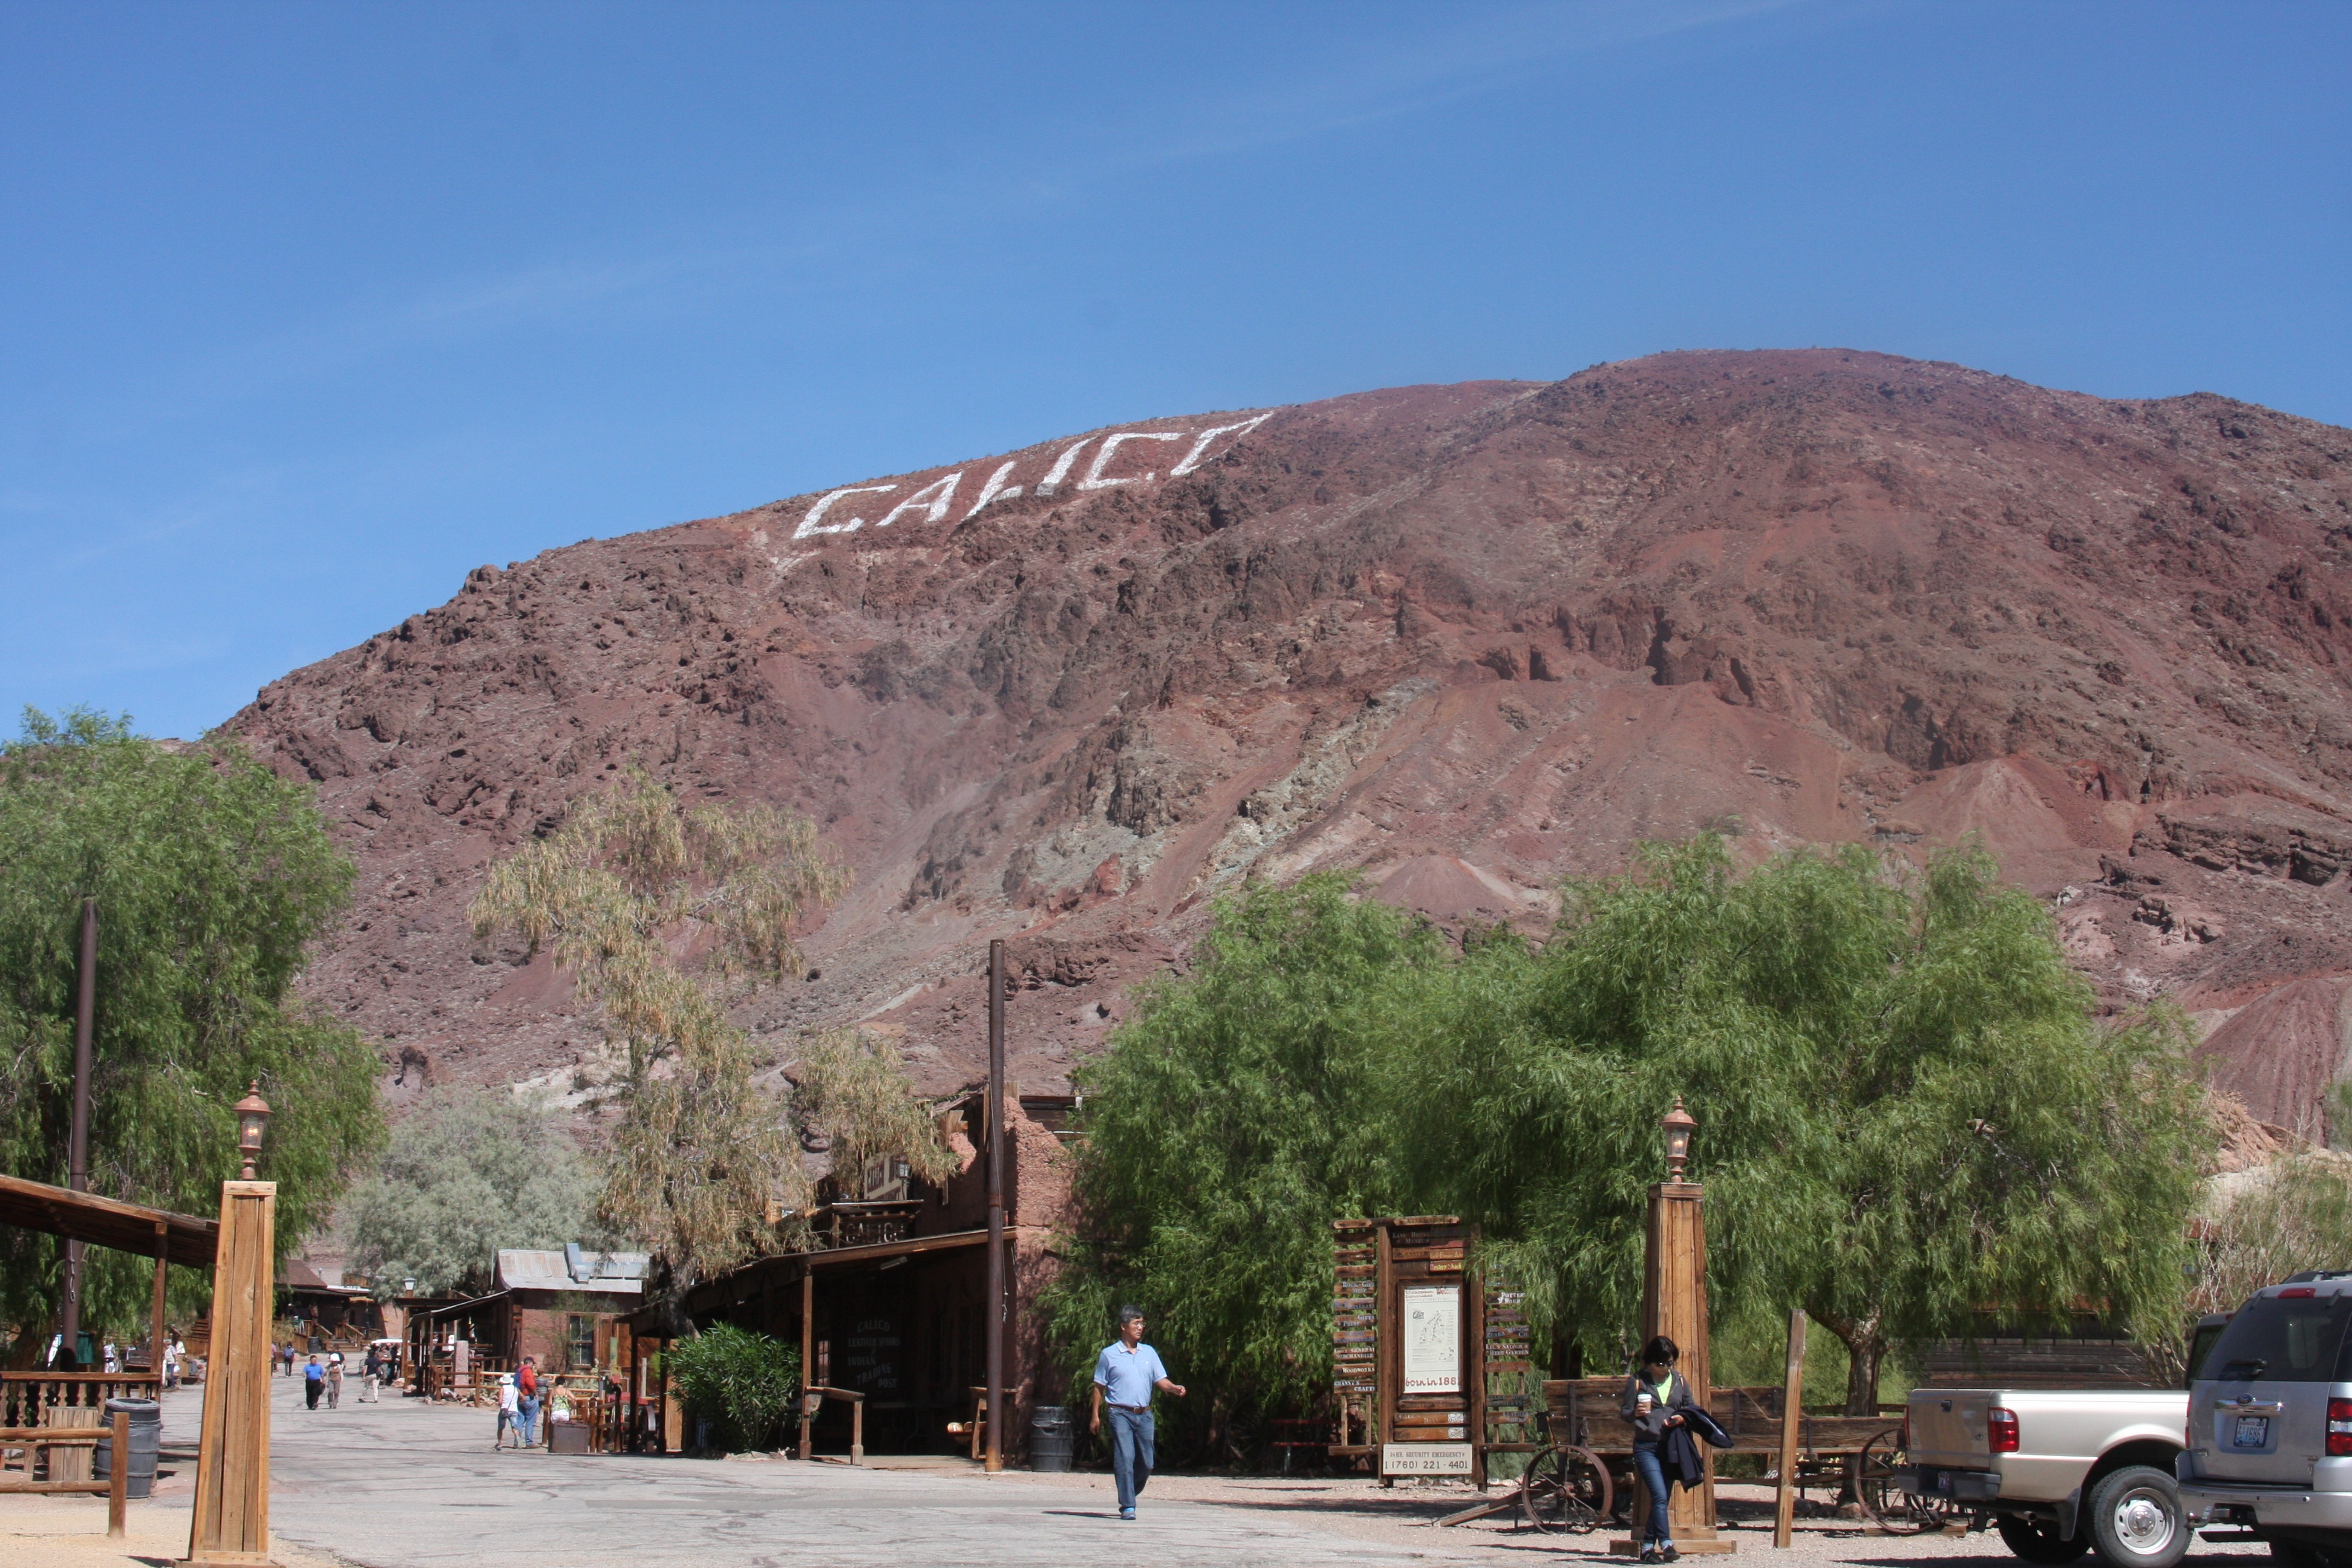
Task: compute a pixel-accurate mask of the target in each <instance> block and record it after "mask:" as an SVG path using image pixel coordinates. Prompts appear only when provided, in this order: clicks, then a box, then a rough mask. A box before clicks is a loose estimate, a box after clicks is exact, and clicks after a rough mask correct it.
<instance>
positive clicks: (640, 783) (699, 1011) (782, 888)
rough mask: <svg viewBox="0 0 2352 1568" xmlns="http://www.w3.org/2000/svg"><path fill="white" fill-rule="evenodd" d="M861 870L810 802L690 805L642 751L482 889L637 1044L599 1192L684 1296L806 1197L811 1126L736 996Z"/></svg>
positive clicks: (491, 914) (492, 926)
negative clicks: (848, 862)
mask: <svg viewBox="0 0 2352 1568" xmlns="http://www.w3.org/2000/svg"><path fill="white" fill-rule="evenodd" d="M848 880H849V879H848V874H847V873H846V872H845V871H844V870H843V869H842V868H840V867H839V866H838V865H836V864H835V862H834V861H833V860H831V859H830V858H828V857H827V856H826V855H825V854H824V847H823V845H822V843H821V841H820V840H819V838H818V837H817V832H816V829H815V827H814V826H813V825H811V824H810V822H809V821H808V820H807V818H805V817H803V816H796V815H793V814H792V813H789V812H782V811H778V810H776V809H775V808H773V807H772V806H768V805H758V804H751V805H695V806H688V805H682V804H681V803H680V802H679V801H678V799H677V796H676V795H673V794H672V793H671V791H670V790H669V788H668V786H667V785H666V784H663V783H662V782H661V781H660V780H659V779H656V778H655V777H654V776H653V775H652V774H650V773H646V771H645V770H644V769H642V768H639V767H635V766H632V767H631V768H630V769H629V770H628V771H627V772H626V773H625V774H624V775H623V776H622V777H621V778H620V779H619V780H617V781H616V782H615V783H614V784H611V785H609V786H607V787H606V788H604V790H601V791H599V792H597V793H595V794H592V795H585V796H583V797H582V798H581V799H579V800H578V801H575V802H574V803H573V804H572V809H571V810H570V812H569V813H568V814H567V815H566V816H565V817H564V819H563V822H562V825H561V826H558V827H557V828H556V829H555V830H554V831H553V832H551V833H550V834H548V835H547V836H546V837H541V838H535V839H532V840H531V841H530V842H529V843H526V844H524V845H523V846H521V847H520V848H518V849H517V850H516V851H515V852H514V853H513V854H512V855H511V856H509V857H508V858H506V859H504V860H501V861H499V863H498V864H497V865H496V866H493V867H492V868H490V874H489V877H488V880H487V881H486V882H485V884H484V885H483V888H482V890H481V892H480V893H479V894H478V895H477V896H476V898H475V900H474V902H473V906H472V911H471V913H472V919H473V926H474V932H475V934H476V936H477V937H478V938H479V939H481V940H483V941H485V942H487V941H489V940H491V939H493V938H495V937H498V936H500V935H506V934H513V935H519V936H520V937H522V938H523V939H524V940H525V941H526V942H529V944H530V949H531V951H532V952H537V951H538V950H539V949H540V948H541V947H542V946H545V947H547V948H549V949H550V950H551V952H552V953H553V956H554V959H555V962H556V963H557V964H558V965H559V966H561V967H562V968H564V969H567V970H569V971H570V972H571V973H572V976H573V977H574V979H575V980H576V982H577V983H578V985H579V988H580V994H581V995H582V996H583V998H584V999H586V1000H588V1001H590V1002H592V1003H593V1005H595V1006H596V1008H597V1011H598V1016H599V1017H600V1018H601V1020H602V1022H603V1025H604V1034H605V1037H606V1038H607V1039H608V1040H609V1041H611V1042H613V1043H614V1044H617V1045H619V1046H621V1047H625V1051H626V1054H627V1061H628V1076H627V1079H626V1081H625V1087H624V1090H623V1093H622V1096H621V1120H620V1122H619V1125H618V1126H617V1127H616V1128H615V1129H614V1135H613V1144H612V1152H611V1159H610V1161H609V1163H608V1164H607V1167H606V1177H605V1182H604V1190H603V1193H602V1195H601V1198H600V1200H599V1201H600V1207H601V1209H602V1212H603V1213H604V1216H605V1217H606V1218H607V1219H609V1220H610V1221H611V1222H612V1223H613V1224H614V1226H615V1227H616V1228H617V1229H618V1230H619V1231H620V1232H621V1233H622V1234H623V1235H625V1236H628V1237H632V1238H634V1239H636V1240H638V1241H640V1242H642V1243H643V1244H644V1245H645V1246H646V1247H648V1248H650V1249H651V1250H652V1251H653V1252H655V1253H656V1254H658V1255H659V1256H660V1257H661V1258H662V1259H663V1260H664V1261H665V1262H666V1263H667V1266H668V1282H669V1292H670V1297H669V1299H670V1300H673V1301H674V1300H676V1299H677V1298H678V1297H680V1296H682V1295H684V1293H685V1292H686V1291H687V1290H688V1289H691V1288H692V1287H693V1285H694V1284H695V1283H696V1282H697V1281H698V1280H699V1279H706V1278H708V1277H709V1276H710V1275H711V1274H713V1273H715V1272H717V1271H719V1270H720V1269H723V1268H729V1267H730V1266H732V1265H733V1264H735V1263H738V1262H740V1261H741V1260H742V1259H743V1258H749V1257H751V1256H753V1255H754V1254H756V1253H759V1252H761V1251H766V1250H770V1249H772V1247H774V1246H775V1245H776V1242H777V1239H778V1233H777V1230H776V1227H775V1226H774V1225H773V1224H772V1223H771V1221H770V1217H769V1216H770V1215H772V1213H774V1212H776V1210H777V1209H778V1208H779V1207H781V1208H782V1209H783V1210H784V1211H786V1212H791V1213H796V1212H797V1211H798V1209H799V1208H800V1207H801V1205H803V1203H804V1202H805V1200H806V1198H807V1195H808V1182H807V1178H806V1176H805V1175H804V1174H803V1171H802V1168H801V1160H800V1148H799V1141H798V1139H797V1138H795V1137H794V1136H793V1134H792V1131H791V1130H790V1128H789V1127H788V1125H787V1118H786V1116H785V1111H784V1107H783V1105H782V1102H781V1101H779V1100H775V1099H773V1098H772V1097H771V1096H769V1095H767V1094H764V1093H762V1092H761V1090H760V1089H759V1088H758V1086H757V1085H756V1084H755V1083H754V1082H753V1081H752V1077H753V1074H754V1073H755V1072H756V1071H757V1070H758V1069H759V1068H760V1067H761V1066H762V1065H763V1064H762V1061H761V1056H760V1053H759V1052H758V1050H757V1049H756V1047H754V1046H753V1044H752V1042H751V1039H750V1037H748V1036H747V1035H746V1034H745V1032H744V1031H743V1029H742V1028H741V1027H740V1026H738V1025H736V1024H735V1023H734V1022H733V1021H732V1020H731V1019H730V1017H729V1016H728V1007H729V1005H730V1003H731V1002H733V1001H734V1000H736V999H738V998H740V996H741V995H743V994H746V993H748V992H749V991H750V990H751V989H752V988H754V987H756V986H758V985H760V984H766V983H769V982H772V981H775V980H779V979H782V977H783V976H785V975H787V974H789V973H793V972H794V971H795V970H797V969H798V968H799V966H800V962H801V961H800V952H799V949H798V948H797V947H796V946H795V945H794V936H795V931H796V929H797V926H798V922H799V921H800V920H801V918H802V916H803V915H804V914H806V913H808V912H809V911H811V910H815V909H819V908H822V907H823V906H824V904H826V903H828V902H830V901H831V900H834V899H835V898H837V897H838V896H840V894H841V892H842V890H843V889H845V888H846V887H847V886H848ZM680 949H684V950H685V951H686V952H688V953H689V954H691V955H692V956H691V957H689V958H686V959H681V958H680V957H679V956H677V952H678V950H680Z"/></svg>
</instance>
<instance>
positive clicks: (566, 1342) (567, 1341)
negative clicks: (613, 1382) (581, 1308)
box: [563, 1312, 596, 1372]
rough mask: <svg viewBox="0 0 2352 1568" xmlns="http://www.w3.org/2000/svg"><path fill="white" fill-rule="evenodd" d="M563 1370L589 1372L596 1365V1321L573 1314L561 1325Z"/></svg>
mask: <svg viewBox="0 0 2352 1568" xmlns="http://www.w3.org/2000/svg"><path fill="white" fill-rule="evenodd" d="M563 1350H564V1358H565V1359H564V1370H565V1371H567V1372H590V1371H593V1370H594V1368H595V1365H596V1320H595V1319H594V1318H593V1317H590V1316H588V1315H587V1314H586V1313H584V1312H574V1313H572V1315H571V1317H570V1318H569V1319H568V1320H567V1321H565V1323H564V1325H563Z"/></svg>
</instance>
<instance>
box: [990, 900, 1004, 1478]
mask: <svg viewBox="0 0 2352 1568" xmlns="http://www.w3.org/2000/svg"><path fill="white" fill-rule="evenodd" d="M987 1116H988V1308H987V1314H988V1459H987V1468H988V1469H989V1470H991V1471H995V1470H1001V1469H1003V1468H1004V1420H1005V1410H1004V942H1003V939H1001V938H1000V939H997V940H995V941H992V942H990V943H989V944H988V1111H987Z"/></svg>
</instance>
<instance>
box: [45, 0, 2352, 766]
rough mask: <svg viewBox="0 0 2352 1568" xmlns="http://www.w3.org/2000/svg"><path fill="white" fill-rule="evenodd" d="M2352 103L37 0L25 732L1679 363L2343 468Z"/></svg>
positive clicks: (1348, 41)
mask: <svg viewBox="0 0 2352 1568" xmlns="http://www.w3.org/2000/svg"><path fill="white" fill-rule="evenodd" d="M2347 79H2352V6H2346V5H2337V4H2329V5H2257V4H2252V3H2239V4H2232V5H2160V4H2147V3H2141V4H2129V5H2092V4H2074V5H2051V4H2042V5H2000V4H1994V3H1990V0H1969V3H1966V4H1929V3H1921V4H1890V3H1875V0H1873V3H1864V0H1819V3H1811V4H1800V3H1790V4H1772V3H1766V0H1754V3H1743V0H1689V3H1683V0H1643V3H1640V4H1624V5H1618V4H1567V5H1558V4H1508V5H1475V4H1466V3H1463V0H1452V3H1449V4H1446V5H1427V4H1409V5H1378V4H1371V3H1367V0H1357V3H1353V4H1345V5H1339V4H1334V5H1308V4H1299V5H1281V4H1271V3H1268V0H1255V3H1250V4H1236V5H1213V4H1201V5H1187V4H1177V5H1159V6H1152V7H1144V6H1136V5H1092V6H1084V5H1015V4H982V3H979V0H971V3H966V4H957V5H914V4H904V5H889V4H867V5H839V6H831V7H818V6H792V5H753V6H735V5H683V4H677V3H669V4H664V5H641V6H596V5H579V4H572V5H546V6H536V5H466V6H446V7H436V6H432V5H377V6H364V5H289V6H282V7H280V6H266V5H103V4H89V5H80V4H77V5H58V4H49V3H43V4H36V5H26V4H17V3H15V0H0V552H5V556H0V559H5V563H6V566H7V578H8V581H9V585H10V592H9V593H8V594H7V595H6V597H5V613H0V713H5V714H11V715H12V714H13V713H14V712H15V711H16V709H17V708H18V707H20V706H21V705H23V704H26V703H33V704H37V705H39V706H41V707H44V708H49V709H56V708H59V707H62V706H65V705H68V704H73V703H87V704H89V705H93V706H97V707H100V708H103V709H106V710H129V711H130V712H131V713H132V714H133V715H134V717H135V718H136V720H137V721H138V722H139V724H140V726H141V728H142V729H144V730H147V731H150V732H152V733H159V734H193V733H194V732H196V731H200V730H202V729H204V728H205V727H206V726H208V725H212V724H215V723H218V722H219V721H222V720H223V719H225V718H226V717H227V716H228V715H229V714H230V713H231V712H233V711H234V710H236V708H237V707H238V706H240V705H241V704H242V703H244V702H245V701H246V700H248V699H249V698H250V697H251V696H252V694H253V692H254V690H255V689H256V688H257V687H258V686H260V685H261V684H262V683H264V682H265V681H267V680H268V679H272V678H274V677H275V676H277V675H278V674H280V673H282V672H284V671H285V670H287V669H289V668H293V667H295V666H298V665H300V664H303V663H307V662H309V661H310V660H313V659H317V658H323V657H325V656H326V655H328V654H330V653H332V652H334V651H335V650H337V649H339V648H341V647H348V646H350V645H351V644H352V643H355V642H357V641H360V640H362V638H364V637H367V636H368V635H370V634H371V633H373V632H374V631H377V630H380V629H382V628H383V627H385V626H391V625H394V624H395V623H397V622H398V621H399V620H400V619H401V618H402V617H404V616H407V615H409V614H411V613H413V612H415V611H416V610H419V609H423V608H425V607H426V606H428V605H434V604H437V603H439V602H440V601H442V600H443V599H445V598H446V597H448V596H449V595H451V594H453V593H455V592H456V591H457V587H458V584H459V582H460V580H461V578H462V577H463V574H465V572H466V571H467V569H469V568H471V567H473V566H476V565H478V564H480V563H483V562H496V563H501V564H502V563H506V562H509V561H512V560H518V559H520V558H524V557H527V556H530V555H532V554H535V553H536V552H539V551H541V550H544V549H547V548H549V547H551V546H554V545H561V544H566V543H570V542H573V541H575V540H579V539H583V538H586V537H590V536H603V535H611V534H615V533H624V532H628V531H634V530H637V529H642V528H648V527H655V526H658V525H661V524H663V523H667V522H672V521H679V520H683V519H687V518H692V517H701V516H709V515H711V514H714V513H719V512H725V511H730V510H737V509H740V508H743V507H747V506H752V505H756V504H759V503H760V502H762V501H766V500H772V499H774V498H776V497H779V496H782V495H789V494H793V493H795V492H798V491H803V490H808V489H817V488H820V487H824V486H828V485H833V484H839V483H846V482H848V481H849V480H852V479H858V478H862V477H865V476H866V475H870V474H877V473H888V472H895V471H898V470H903V469H907V468H917V467H919V466H922V465H925V464H929V463H934V462H942V461H947V460H950V459H955V458H965V457H971V456H976V455H983V454H986V453H989V452H993V451H999V450H1003V449H1007V448H1011V447H1019V446H1024V445H1026V444H1028V443H1031V442H1034V441H1038V440H1042V439H1045V438H1046V437H1051V436H1055V435H1058V434H1061V433H1063V432H1065V431H1070V430H1077V429H1082V428H1086V427H1089V426H1097V425H1101V424H1106V423H1109V422H1113V421H1119V420H1129V419H1139V418H1144V417H1149V416H1155V415H1162V414H1179V413H1186V412H1192V411H1195V410H1201V409H1209V408H1231V407H1241V406H1250V405H1265V404H1271V403H1281V402H1293V401H1299V400H1304V399H1307V398H1314V397H1320V396H1326V395H1333V394H1337V393H1343V392H1351V391H1358V390H1362V389H1365V388H1370V387H1376V386H1384V385H1395V384H1404V383H1412V382H1425V381H1456V380H1465V379H1471V378H1476V377H1487V376H1508V377H1526V378H1552V377H1557V376H1561V375H1566V374H1571V373H1572V372H1574V371H1576V370H1579V369H1580V368H1582V367H1583V366H1585V365H1588V364H1591V363H1595V362H1597V361H1602V360H1610V359H1619V358H1624V357H1628V356H1632V355H1635V354H1642V353H1652V352H1654V351H1656V350H1661V349H1670V348H1708V347H1769V346H1791V345H1805V344H1816V343H1822V344H1839V345H1844V346H1852V347H1860V348H1869V349H1879V350H1885V351H1887V352H1890V353H1904V354H1911V355H1916V356H1919V357H1922V358H1930V359H1947V360H1956V361H1959V362H1962V363H1968V364H1972V365H1977V366H1980V367H1982V368H1985V369H1988V370H1993V371H1999V372H2002V373H2005V374H2012V375H2017V376H2021V377H2024V378H2026V379H2028V380H2032V381H2036V382H2041V383H2043V384H2051V385H2057V386H2064V387H2073V388H2078V389H2081V390H2084V391H2089V392H2095V393H2100V394H2105V395H2117V396H2155V395H2168V394H2174V393H2181V392H2189V391H2193V390H2208V391H2216V392H2222V393H2227V394H2230V395H2234V396H2239V397H2244V398H2248V399H2251V400H2253V401H2256V402H2261V403H2266V404H2269V405H2273V406H2275V407H2279V408H2284V409H2286V410H2289V411H2291V412H2294V413H2297V414H2303V415H2307V416H2313V417H2315V418H2320V419H2326V420H2329V421H2332V422H2335V423H2338V424H2352V372H2347V366H2352V352H2347V351H2352V158H2347V151H2352V136H2347V132H2352V92H2347V90H2346V89H2345V83H2346V81H2347ZM0 727H5V728H13V726H0Z"/></svg>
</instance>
